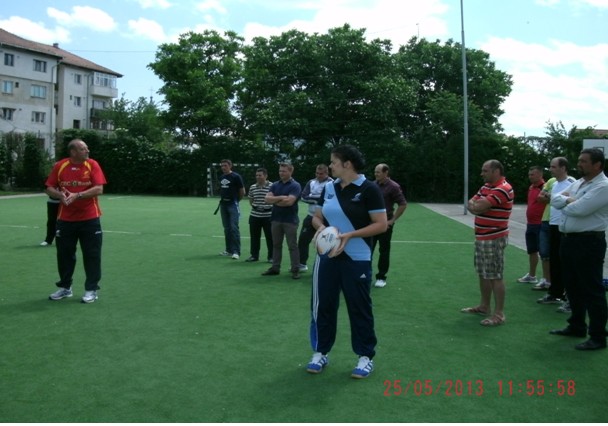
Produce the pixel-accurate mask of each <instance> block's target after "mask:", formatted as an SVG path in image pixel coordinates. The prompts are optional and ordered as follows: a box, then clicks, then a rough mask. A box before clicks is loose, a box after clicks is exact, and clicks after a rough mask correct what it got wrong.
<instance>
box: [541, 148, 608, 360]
mask: <svg viewBox="0 0 608 426" xmlns="http://www.w3.org/2000/svg"><path fill="white" fill-rule="evenodd" d="M604 161H605V160H604V153H603V152H602V151H601V150H600V149H598V148H590V149H583V150H582V151H581V154H580V155H579V157H578V164H577V166H578V169H579V171H580V173H581V176H582V177H581V178H580V179H579V180H577V181H576V182H574V183H573V184H572V185H570V186H569V187H568V188H566V189H565V190H564V191H562V192H561V193H559V194H555V195H553V196H552V197H551V206H552V207H554V208H556V209H558V210H561V212H562V216H561V221H560V224H559V230H560V232H561V233H562V239H561V246H560V258H561V261H562V266H563V269H562V271H563V278H564V283H565V285H566V292H567V293H568V300H569V301H570V309H571V310H572V313H571V315H570V318H568V326H567V327H566V328H564V329H562V330H552V331H551V332H550V333H551V334H556V335H559V336H571V337H586V336H587V324H586V321H585V319H586V316H587V314H588V315H589V329H588V331H589V337H590V338H589V340H587V341H585V342H583V343H579V344H578V345H576V346H575V348H576V349H578V350H583V351H587V350H595V349H604V348H606V322H607V319H608V308H607V306H606V289H605V288H604V286H603V284H602V276H603V270H604V268H603V265H604V256H605V255H606V234H605V231H606V226H608V178H606V175H605V174H604Z"/></svg>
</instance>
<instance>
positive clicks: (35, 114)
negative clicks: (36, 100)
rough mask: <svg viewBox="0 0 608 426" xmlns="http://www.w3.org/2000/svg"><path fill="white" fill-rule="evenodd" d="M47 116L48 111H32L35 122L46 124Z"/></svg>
mask: <svg viewBox="0 0 608 426" xmlns="http://www.w3.org/2000/svg"><path fill="white" fill-rule="evenodd" d="M45 116H46V113H44V112H37V111H34V112H32V121H33V122H34V123H41V124H44V119H45Z"/></svg>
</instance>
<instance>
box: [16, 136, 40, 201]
mask: <svg viewBox="0 0 608 426" xmlns="http://www.w3.org/2000/svg"><path fill="white" fill-rule="evenodd" d="M23 143H24V148H23V158H22V159H21V161H20V162H19V163H18V164H19V167H18V168H17V169H16V184H17V186H18V187H20V188H29V189H39V188H41V187H42V186H43V184H44V178H45V176H44V159H43V155H42V148H41V147H40V146H38V139H37V138H36V135H35V134H33V133H26V134H25V135H24V138H23Z"/></svg>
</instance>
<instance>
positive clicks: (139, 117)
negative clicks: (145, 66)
mask: <svg viewBox="0 0 608 426" xmlns="http://www.w3.org/2000/svg"><path fill="white" fill-rule="evenodd" d="M100 115H101V118H102V119H103V120H107V121H110V122H111V123H112V124H113V126H114V129H115V130H117V129H122V131H127V132H128V134H129V135H131V136H132V137H137V138H143V139H144V140H147V141H149V142H150V143H152V144H153V145H154V146H156V147H158V148H160V149H170V148H171V147H173V146H174V143H173V142H172V141H173V135H172V134H171V132H169V131H168V130H167V129H166V128H165V123H164V121H163V120H162V116H161V115H162V111H161V110H160V109H159V107H158V106H157V105H156V103H154V101H153V100H152V99H150V100H147V99H146V98H144V97H140V98H139V99H138V100H137V101H135V102H132V101H129V100H127V99H125V98H124V95H123V96H122V97H121V98H120V99H118V100H116V101H115V102H114V103H113V104H112V106H110V107H109V108H108V109H105V110H103V111H101V112H100Z"/></svg>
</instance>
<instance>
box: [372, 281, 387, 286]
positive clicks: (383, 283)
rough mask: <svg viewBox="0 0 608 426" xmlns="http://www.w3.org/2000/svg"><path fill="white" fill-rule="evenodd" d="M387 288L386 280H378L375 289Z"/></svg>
mask: <svg viewBox="0 0 608 426" xmlns="http://www.w3.org/2000/svg"><path fill="white" fill-rule="evenodd" d="M384 286H386V280H376V283H375V284H374V287H378V288H382V287H384Z"/></svg>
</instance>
